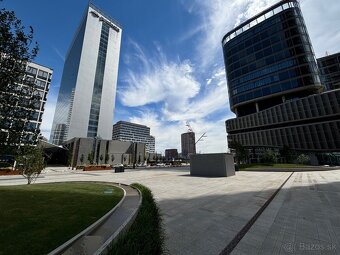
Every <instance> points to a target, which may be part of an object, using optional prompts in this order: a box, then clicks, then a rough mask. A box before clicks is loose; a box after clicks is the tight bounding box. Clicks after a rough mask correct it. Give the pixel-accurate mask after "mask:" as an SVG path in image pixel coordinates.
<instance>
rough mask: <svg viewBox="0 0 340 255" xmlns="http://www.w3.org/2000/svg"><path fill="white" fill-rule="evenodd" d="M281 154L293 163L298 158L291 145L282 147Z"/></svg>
mask: <svg viewBox="0 0 340 255" xmlns="http://www.w3.org/2000/svg"><path fill="white" fill-rule="evenodd" d="M280 156H281V157H282V158H283V161H284V162H285V163H292V162H294V160H295V159H296V152H295V151H294V150H292V149H291V148H290V147H289V146H287V145H284V146H283V147H282V148H281V149H280Z"/></svg>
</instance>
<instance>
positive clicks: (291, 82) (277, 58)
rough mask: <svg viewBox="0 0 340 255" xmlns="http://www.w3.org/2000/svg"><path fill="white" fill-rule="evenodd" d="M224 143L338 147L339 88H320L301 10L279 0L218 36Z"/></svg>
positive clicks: (292, 0)
mask: <svg viewBox="0 0 340 255" xmlns="http://www.w3.org/2000/svg"><path fill="white" fill-rule="evenodd" d="M222 46H223V53H224V60H225V68H226V73H227V80H228V89H229V98H230V100H229V101H230V107H231V110H232V111H233V112H234V113H235V114H236V116H237V117H236V118H233V119H230V120H227V121H226V129H227V132H228V142H229V144H230V143H232V142H237V143H239V144H241V145H243V146H245V147H246V148H248V149H251V151H263V150H264V149H267V148H271V149H281V148H283V147H289V148H291V149H293V150H296V151H301V152H310V153H316V152H320V153H321V152H334V151H340V131H339V130H340V90H332V91H327V92H324V90H325V87H324V84H322V83H321V82H320V78H319V70H318V67H317V64H316V59H315V56H314V52H313V49H312V45H311V41H310V38H309V35H308V32H307V29H306V25H305V22H304V19H303V17H302V14H301V10H300V7H299V4H298V1H296V0H283V1H280V2H278V3H277V4H275V5H273V6H271V7H270V8H268V9H267V10H265V11H263V12H261V13H259V14H258V15H256V16H255V17H253V18H251V19H249V20H247V21H246V22H244V23H243V24H241V25H239V26H238V27H236V28H235V29H233V30H232V31H230V32H228V33H227V34H226V35H225V36H224V37H223V39H222Z"/></svg>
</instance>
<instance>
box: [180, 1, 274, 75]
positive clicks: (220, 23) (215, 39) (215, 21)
mask: <svg viewBox="0 0 340 255" xmlns="http://www.w3.org/2000/svg"><path fill="white" fill-rule="evenodd" d="M277 1H278V0H234V1H228V0H214V1H201V0H194V6H192V4H191V5H187V4H185V3H184V6H186V7H187V8H190V11H191V12H193V13H195V14H196V15H199V17H200V22H201V23H202V24H201V27H202V33H203V35H202V36H201V37H200V38H201V40H199V42H198V43H197V49H196V52H197V55H198V58H199V59H200V60H201V61H200V63H201V67H202V69H206V68H207V67H209V66H211V65H213V64H214V63H216V62H217V63H218V64H219V65H223V61H222V59H223V55H222V46H221V40H222V37H223V36H224V35H225V34H226V33H227V32H228V31H229V30H231V29H232V28H234V27H235V26H236V25H238V24H239V23H241V22H243V21H245V20H246V19H248V18H250V17H252V16H254V15H255V14H257V13H258V12H260V11H262V10H263V9H265V8H266V7H268V6H270V5H271V4H273V3H275V2H277Z"/></svg>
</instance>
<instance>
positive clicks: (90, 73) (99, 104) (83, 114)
mask: <svg viewBox="0 0 340 255" xmlns="http://www.w3.org/2000/svg"><path fill="white" fill-rule="evenodd" d="M121 36H122V29H121V28H120V27H119V25H118V24H117V22H116V21H114V20H113V19H112V18H110V17H109V16H107V15H105V14H104V13H103V12H102V11H100V10H99V9H98V8H97V7H95V6H94V5H93V4H89V7H88V8H87V9H86V12H85V15H84V17H83V19H82V21H81V23H80V26H79V28H78V29H77V32H76V34H75V37H74V39H73V41H72V43H71V46H70V48H69V51H68V53H67V55H66V60H65V65H64V71H63V75H62V79H61V85H60V90H59V96H58V101H57V106H56V111H55V115H54V120H53V125H52V132H51V140H52V141H53V137H54V136H55V134H54V133H55V132H56V131H57V132H59V130H60V127H65V126H63V125H66V129H65V131H64V134H65V135H64V136H63V139H64V141H65V140H68V139H71V138H73V137H100V138H102V139H111V135H112V122H113V113H114V106H115V98H116V84H117V75H118V63H119V53H120V44H121ZM57 127H58V128H59V129H56V128H57ZM58 141H60V140H58Z"/></svg>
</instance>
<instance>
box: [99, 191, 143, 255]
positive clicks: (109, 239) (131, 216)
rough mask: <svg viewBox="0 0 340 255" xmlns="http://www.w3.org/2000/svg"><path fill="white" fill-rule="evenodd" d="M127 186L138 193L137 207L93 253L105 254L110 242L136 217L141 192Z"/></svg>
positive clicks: (141, 198)
mask: <svg viewBox="0 0 340 255" xmlns="http://www.w3.org/2000/svg"><path fill="white" fill-rule="evenodd" d="M129 187H131V188H133V189H135V190H137V191H138V193H139V201H138V207H137V209H135V210H134V211H133V212H132V214H131V215H130V217H129V218H127V219H126V221H125V222H124V223H123V224H122V225H121V226H120V228H118V229H117V230H116V232H114V233H113V234H112V235H111V236H110V237H109V238H108V239H107V240H106V241H105V243H104V244H103V245H102V246H101V247H99V249H98V250H97V251H96V252H95V253H93V255H100V254H107V253H108V250H109V248H110V245H112V244H113V243H114V242H115V241H116V240H117V238H118V237H119V236H120V235H121V234H123V233H125V232H126V231H127V230H128V229H129V228H130V226H131V225H132V223H133V222H134V220H135V218H136V217H137V214H138V212H139V209H140V207H141V204H142V200H143V197H142V192H141V191H140V190H139V189H137V188H135V187H132V186H129Z"/></svg>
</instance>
